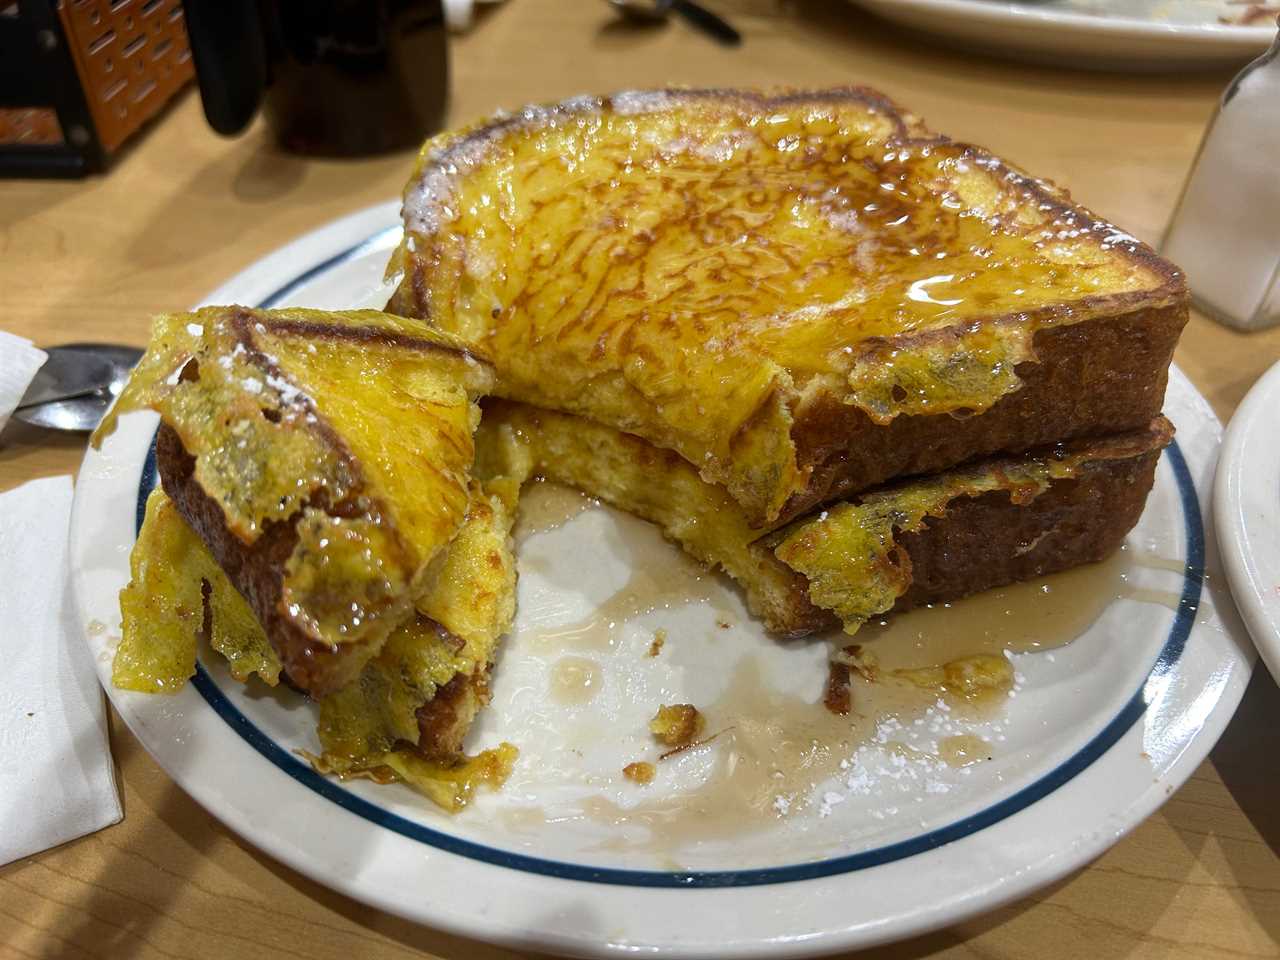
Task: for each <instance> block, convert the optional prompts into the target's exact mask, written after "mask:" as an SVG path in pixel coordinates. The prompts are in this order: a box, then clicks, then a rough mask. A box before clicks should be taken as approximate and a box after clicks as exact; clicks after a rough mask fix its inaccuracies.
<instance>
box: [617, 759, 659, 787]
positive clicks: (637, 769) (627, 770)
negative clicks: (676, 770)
mask: <svg viewBox="0 0 1280 960" xmlns="http://www.w3.org/2000/svg"><path fill="white" fill-rule="evenodd" d="M655 772H656V770H655V768H654V766H653V764H652V763H644V762H643V761H641V762H639V763H628V764H627V765H626V766H625V767H623V768H622V775H623V776H624V777H626V778H627V779H628V780H634V781H635V782H636V783H639V784H646V783H653V775H654V773H655Z"/></svg>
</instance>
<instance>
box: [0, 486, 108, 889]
mask: <svg viewBox="0 0 1280 960" xmlns="http://www.w3.org/2000/svg"><path fill="white" fill-rule="evenodd" d="M70 521H71V478H70V477H66V476H63V477H51V478H49V479H47V480H32V481H31V482H30V483H27V484H24V485H23V486H21V487H18V488H17V489H16V490H10V491H9V492H8V493H4V494H0V864H5V863H9V862H10V861H12V860H17V859H18V858H20V857H25V856H30V855H31V854H33V853H38V852H40V851H41V850H47V849H48V848H49V847H54V846H57V845H58V844H60V843H65V842H66V841H68V840H73V839H75V838H76V837H80V836H83V835H84V834H86V833H92V832H93V831H95V830H100V829H102V828H103V827H105V826H107V825H109V824H112V823H115V822H117V821H118V820H119V819H120V815H121V812H120V798H119V796H118V794H117V792H116V784H115V773H114V771H113V769H112V766H111V754H110V747H109V746H108V744H107V719H106V713H105V710H104V707H103V702H102V688H101V687H100V686H99V685H98V677H97V674H96V673H95V672H94V668H93V663H92V661H91V658H90V653H89V648H88V645H87V644H86V643H85V640H84V637H83V636H81V628H80V624H79V617H78V616H77V615H76V612H75V609H74V598H73V597H72V596H71V590H70V579H69V576H68V573H69V571H68V568H67V533H68V529H69V526H70Z"/></svg>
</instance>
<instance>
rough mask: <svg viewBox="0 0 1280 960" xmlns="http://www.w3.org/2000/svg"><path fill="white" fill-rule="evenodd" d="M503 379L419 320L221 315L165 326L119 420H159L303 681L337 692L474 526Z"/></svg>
mask: <svg viewBox="0 0 1280 960" xmlns="http://www.w3.org/2000/svg"><path fill="white" fill-rule="evenodd" d="M491 383H492V371H491V368H490V366H489V365H488V364H487V363H486V362H484V361H483V360H480V359H478V358H477V357H476V356H475V354H474V353H473V352H471V351H470V350H468V349H467V348H465V347H464V346H463V345H462V344H460V342H459V341H458V340H457V338H454V337H452V336H450V335H448V334H445V333H441V332H438V331H433V330H430V329H427V328H425V327H424V325H423V324H421V323H418V322H415V321H411V320H405V319H403V318H399V317H392V316H389V315H387V314H383V313H379V312H376V311H354V312H349V313H325V312H321V311H313V310H251V309H248V308H244V307H210V308H206V309H203V310H200V311H197V312H195V313H192V314H177V315H171V316H166V317H161V318H160V319H158V320H157V321H156V323H155V326H154V329H153V334H152V340H151V344H150V346H149V348H148V350H147V353H146V355H145V356H144V358H143V360H142V362H141V363H140V364H139V366H138V368H137V369H136V370H135V371H134V373H133V376H132V377H131V379H130V381H129V384H128V386H127V387H126V389H125V391H124V392H123V393H122V395H121V397H120V400H119V402H118V403H117V405H116V408H115V411H116V414H118V413H122V412H125V411H128V410H131V409H136V408H143V407H149V408H151V409H154V410H156V411H157V412H159V414H160V417H161V428H160V432H159V435H158V437H157V447H156V460H157V468H158V472H159V474H160V479H161V482H162V484H163V486H164V489H165V492H166V493H167V494H168V495H169V497H170V499H171V500H172V501H173V504H174V505H175V507H176V508H177V510H178V512H179V513H181V515H182V516H183V518H184V519H185V520H186V521H187V523H188V524H189V525H190V526H191V527H192V529H194V530H195V531H196V533H197V534H199V536H200V538H201V539H202V540H203V541H204V543H205V544H206V545H207V546H208V548H209V550H210V552H211V553H212V555H213V557H214V559H215V560H216V561H217V563H218V564H219V566H220V567H221V568H222V569H223V570H224V571H226V573H227V575H228V577H229V579H230V581H231V582H232V583H233V584H234V586H235V588H236V589H237V590H238V591H239V592H240V593H241V594H242V595H243V596H244V598H245V599H246V600H247V601H248V604H249V607H250V608H251V609H252V610H253V613H254V615H255V616H256V618H257V619H258V621H259V622H260V623H261V624H262V626H263V628H264V629H265V631H266V635H267V637H268V639H269V640H270V642H271V645H272V647H273V648H274V650H275V651H276V653H277V654H278V656H279V659H280V662H281V664H282V666H283V670H284V673H285V674H286V676H287V677H288V678H289V680H290V681H291V682H292V683H293V684H294V685H295V686H297V687H299V688H300V689H302V690H305V691H307V692H309V693H311V694H314V695H316V696H322V695H324V694H326V693H329V692H332V691H334V690H337V689H339V688H341V687H343V686H345V685H346V684H347V683H349V682H351V681H353V680H354V679H355V678H356V677H358V676H359V675H360V673H361V670H362V669H363V667H364V665H365V663H366V662H367V661H368V660H369V659H370V658H372V657H373V656H375V655H376V654H377V652H378V651H379V649H380V648H381V646H382V644H383V642H384V641H385V640H386V638H387V636H388V635H389V634H390V632H391V631H392V630H393V629H394V628H395V627H397V626H398V625H399V624H400V623H402V622H403V621H404V620H406V619H407V618H408V617H409V615H410V613H411V612H412V610H413V606H414V601H415V600H416V599H417V598H418V597H419V596H420V595H421V594H422V593H423V590H424V588H425V586H426V578H427V577H428V575H429V571H430V569H431V564H432V561H433V560H434V559H435V558H436V557H437V555H438V554H439V553H440V552H441V550H442V549H443V548H444V547H445V546H446V545H447V544H448V543H449V542H450V541H451V540H452V539H453V538H454V536H455V534H457V532H458V530H459V528H460V527H461V526H462V524H463V520H464V517H465V516H466V513H467V510H468V507H469V504H470V494H469V483H470V470H471V462H472V458H473V453H474V449H473V443H472V431H473V429H474V426H475V423H476V421H477V418H478V408H477V407H476V406H475V404H474V403H473V399H474V398H475V397H476V396H478V395H479V394H481V393H484V392H486V391H487V390H488V389H489V387H490V385H491ZM113 416H114V415H113ZM111 429H112V422H111V421H110V420H109V421H107V422H105V423H104V425H103V426H102V428H100V435H101V433H102V432H106V431H110V430H111Z"/></svg>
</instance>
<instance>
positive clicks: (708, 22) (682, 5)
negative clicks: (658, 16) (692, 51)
mask: <svg viewBox="0 0 1280 960" xmlns="http://www.w3.org/2000/svg"><path fill="white" fill-rule="evenodd" d="M670 9H671V10H673V11H675V12H676V13H678V14H680V16H682V17H684V18H685V20H687V21H689V23H691V24H693V25H694V26H695V27H697V28H699V29H700V30H702V31H703V32H705V33H707V34H709V35H710V36H712V37H715V39H717V40H719V41H720V42H721V43H723V44H725V45H726V46H730V47H736V46H738V45H739V44H740V43H742V34H740V33H739V32H738V31H737V30H735V29H734V28H733V27H731V26H729V24H728V23H727V22H726V21H725V20H723V19H721V18H720V17H718V16H716V14H714V13H712V12H711V11H710V10H708V9H707V8H706V7H704V6H702V5H700V4H697V3H694V2H693V0H671V6H670Z"/></svg>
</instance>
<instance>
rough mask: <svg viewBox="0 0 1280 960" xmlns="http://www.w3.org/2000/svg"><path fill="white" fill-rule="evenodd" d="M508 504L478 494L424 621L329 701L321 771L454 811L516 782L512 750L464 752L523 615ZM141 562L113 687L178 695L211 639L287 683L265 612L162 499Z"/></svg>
mask: <svg viewBox="0 0 1280 960" xmlns="http://www.w3.org/2000/svg"><path fill="white" fill-rule="evenodd" d="M501 494H503V491H502V490H501V489H500V484H495V490H492V491H490V490H485V489H483V488H482V487H481V486H480V485H479V484H472V489H471V505H470V507H469V508H468V510H467V516H466V519H465V521H464V522H463V525H462V528H461V529H460V530H459V532H458V535H457V536H456V537H455V538H454V540H453V542H452V543H451V544H450V545H449V546H448V548H447V549H446V550H445V551H444V552H443V554H442V555H441V556H439V557H438V559H437V561H436V562H435V563H434V564H433V569H432V571H431V574H430V576H429V578H428V581H429V582H428V585H427V587H426V589H425V591H424V592H423V594H422V596H421V597H420V598H419V599H418V602H417V607H418V610H417V612H416V613H414V614H411V615H410V616H409V618H408V619H406V620H405V621H404V622H403V623H401V624H400V625H399V626H398V627H396V628H395V629H394V630H392V631H391V635H390V636H389V637H388V639H387V641H386V643H385V644H383V646H382V649H381V650H380V651H379V652H378V655H377V656H376V657H374V658H373V659H372V660H370V661H369V663H367V664H366V665H365V667H364V670H363V671H362V672H361V674H360V676H359V678H358V679H357V680H356V681H354V682H353V683H350V684H348V685H347V686H345V687H343V688H342V689H340V690H338V691H335V692H334V693H332V694H330V695H329V696H327V697H325V698H323V699H322V700H321V701H320V704H319V720H318V725H317V736H318V739H319V741H320V753H319V754H318V755H316V756H314V757H312V762H313V763H314V764H315V766H316V767H317V769H319V770H321V771H322V772H325V773H336V774H339V775H341V776H345V777H351V776H362V777H375V778H377V779H384V780H388V779H397V780H402V781H404V782H406V783H407V784H408V785H409V786H411V787H413V788H414V789H416V790H418V791H419V792H421V793H423V794H425V795H426V796H428V797H430V798H431V799H432V800H434V801H435V802H436V803H438V804H439V805H440V806H442V807H444V808H446V809H449V810H455V809H457V808H459V807H461V806H463V805H464V804H465V803H466V802H467V800H468V799H469V797H470V794H471V792H472V791H473V790H474V788H475V787H476V786H477V785H479V784H480V783H488V784H490V785H495V786H496V785H497V784H499V783H501V781H502V780H503V779H504V778H505V776H506V774H507V772H509V770H510V767H511V763H512V761H513V760H514V759H515V755H516V750H515V748H514V747H512V746H510V745H508V744H502V745H500V746H499V747H497V748H494V749H493V750H488V751H484V752H482V753H481V754H479V755H478V756H475V757H468V756H466V755H465V754H464V752H463V740H464V739H465V737H466V735H467V732H468V731H469V730H470V728H471V724H472V722H473V721H474V720H475V717H476V715H477V713H478V712H479V710H480V708H481V707H483V706H484V705H485V704H486V703H487V702H488V698H489V694H488V683H489V673H490V671H491V669H492V667H493V664H494V661H495V659H496V657H497V651H498V645H499V641H500V640H501V638H502V637H503V635H505V634H506V632H507V630H508V628H509V627H510V625H511V619H512V616H513V615H514V612H515V583H516V570H515V559H514V557H513V555H512V553H511V537H510V534H511V524H512V519H513V516H514V510H513V507H514V503H513V502H511V501H510V499H509V498H508V499H504V498H503V496H502V495H501ZM129 563H130V573H131V577H130V580H129V583H128V585H127V586H126V587H125V588H124V590H122V591H121V594H120V610H121V639H120V644H119V646H118V647H117V648H116V652H115V657H114V660H113V663H112V682H113V683H114V684H115V686H117V687H120V688H122V689H127V690H138V691H141V692H145V693H174V692H176V691H177V690H179V689H180V688H181V687H182V686H183V685H184V684H185V683H186V682H187V680H188V679H189V678H190V677H191V676H192V675H193V674H194V673H195V669H196V658H197V653H198V648H199V643H200V640H201V638H202V637H203V638H204V639H206V640H207V641H208V643H209V645H210V646H211V647H212V648H213V649H214V650H215V651H216V652H218V653H219V654H221V655H222V656H224V657H225V658H226V660H227V663H228V666H229V667H230V670H231V674H232V676H234V677H235V678H236V679H237V680H239V681H241V682H249V680H250V677H251V676H252V675H254V674H256V675H257V676H258V678H259V679H260V680H262V682H264V683H266V684H267V685H268V686H275V685H276V684H277V683H278V682H279V678H280V673H281V664H280V660H279V658H278V657H277V656H276V653H275V651H274V650H273V649H272V647H271V645H270V643H268V641H267V635H266V633H265V631H264V630H263V628H262V626H261V625H260V624H259V623H258V620H257V618H256V617H255V616H254V614H253V611H252V610H251V609H250V608H249V605H248V603H247V602H246V601H245V600H244V598H243V597H242V596H241V595H240V593H239V591H237V590H236V588H235V587H234V586H232V584H231V581H230V580H229V579H228V578H227V575H226V574H225V573H224V572H223V570H222V568H221V567H220V566H219V565H218V563H217V562H216V561H215V560H214V558H213V555H212V554H211V553H210V552H209V548H208V547H207V546H206V545H205V544H204V542H203V541H202V540H201V539H200V537H199V536H197V535H196V533H195V532H194V531H193V530H192V529H191V527H190V526H188V524H187V522H186V520H185V519H184V518H183V517H182V515H181V513H179V511H178V509H177V507H176V506H175V505H174V503H173V501H171V500H170V499H169V497H168V496H167V495H166V494H165V492H164V490H163V489H160V488H157V489H156V490H154V491H152V493H151V496H150V497H149V499H148V501H147V508H146V515H145V519H144V521H143V524H142V528H141V530H139V532H138V540H137V542H136V543H135V545H134V548H133V552H132V554H131V555H130V561H129Z"/></svg>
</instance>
